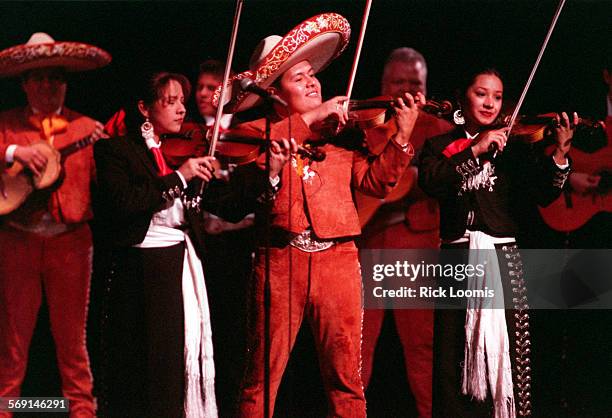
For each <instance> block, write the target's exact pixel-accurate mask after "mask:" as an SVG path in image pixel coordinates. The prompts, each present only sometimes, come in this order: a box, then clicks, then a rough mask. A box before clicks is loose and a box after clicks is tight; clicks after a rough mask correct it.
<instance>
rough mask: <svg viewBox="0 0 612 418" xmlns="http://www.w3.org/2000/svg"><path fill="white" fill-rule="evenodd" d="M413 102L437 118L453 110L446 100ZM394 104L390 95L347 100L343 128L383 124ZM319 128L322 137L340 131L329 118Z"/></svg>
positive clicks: (369, 127) (389, 116)
mask: <svg viewBox="0 0 612 418" xmlns="http://www.w3.org/2000/svg"><path fill="white" fill-rule="evenodd" d="M415 103H417V104H419V107H420V109H421V110H422V111H424V112H425V113H429V114H431V115H434V116H436V117H438V118H443V117H447V116H449V115H450V114H451V113H452V112H453V105H452V104H451V102H449V101H448V100H443V101H435V100H427V101H426V102H425V103H423V104H420V103H419V100H416V101H415ZM394 106H395V99H393V98H392V97H391V96H379V97H374V98H371V99H366V100H349V102H348V116H349V120H348V123H347V124H346V126H344V128H357V129H361V130H367V129H372V128H376V127H378V126H381V125H384V124H385V123H387V121H388V120H389V119H390V118H391V116H392V115H393V108H394ZM319 129H320V130H321V136H322V137H323V138H329V137H331V136H335V135H337V134H338V133H339V131H340V129H339V128H338V121H337V120H336V119H331V118H330V119H328V120H326V121H324V122H323V123H322V124H321V125H320V128H319Z"/></svg>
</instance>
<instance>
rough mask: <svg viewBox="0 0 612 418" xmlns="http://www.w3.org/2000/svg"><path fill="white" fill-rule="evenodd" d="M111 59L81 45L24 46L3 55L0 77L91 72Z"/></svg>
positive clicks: (91, 47)
mask: <svg viewBox="0 0 612 418" xmlns="http://www.w3.org/2000/svg"><path fill="white" fill-rule="evenodd" d="M111 59H112V58H111V55H110V54H109V53H108V52H106V51H104V50H103V49H101V48H98V47H96V46H93V45H89V44H84V43H80V42H50V43H40V44H31V45H28V44H23V45H17V46H14V47H11V48H7V49H5V50H3V51H0V77H10V76H15V75H18V74H21V73H23V72H24V71H28V70H32V69H35V68H46V67H63V68H65V69H66V70H67V71H87V70H93V69H95V68H99V67H103V66H105V65H107V64H109V63H110V62H111Z"/></svg>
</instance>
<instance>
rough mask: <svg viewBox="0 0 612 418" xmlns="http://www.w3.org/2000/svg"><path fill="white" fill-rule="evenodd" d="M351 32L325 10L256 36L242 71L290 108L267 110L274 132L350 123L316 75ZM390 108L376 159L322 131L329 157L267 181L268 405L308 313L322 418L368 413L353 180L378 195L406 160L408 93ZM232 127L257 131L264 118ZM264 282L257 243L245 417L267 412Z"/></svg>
mask: <svg viewBox="0 0 612 418" xmlns="http://www.w3.org/2000/svg"><path fill="white" fill-rule="evenodd" d="M349 30H350V29H349V25H348V22H347V21H346V19H344V18H343V17H342V16H339V15H337V14H335V13H327V14H322V15H319V16H315V17H313V18H311V19H308V20H306V21H305V22H303V23H301V24H300V25H298V26H297V27H296V28H294V29H293V30H292V31H291V32H289V34H287V35H286V36H285V37H284V38H281V37H280V36H271V37H268V38H266V39H264V41H263V42H262V43H260V46H259V47H258V48H257V50H256V53H255V54H254V55H253V59H251V63H252V64H251V72H249V73H244V74H243V75H242V76H244V75H248V76H250V77H252V78H253V79H256V80H258V83H259V84H260V86H261V87H263V88H270V91H271V92H272V93H274V94H276V95H277V96H279V97H280V98H281V99H283V100H285V101H286V102H287V103H288V106H287V108H283V107H282V106H280V105H278V104H275V105H274V110H273V111H272V112H270V118H271V119H272V123H271V138H272V139H276V138H287V137H291V138H295V140H296V142H297V143H298V144H304V143H305V142H306V141H307V140H309V139H313V140H317V139H319V138H320V137H321V136H322V135H321V131H320V127H321V125H322V124H323V122H324V121H327V120H329V119H330V118H331V119H333V120H335V121H336V122H337V123H339V124H340V125H344V124H346V123H347V122H348V119H349V115H348V112H347V110H345V108H344V106H343V105H344V102H345V101H346V100H347V98H346V97H344V96H337V97H334V98H332V99H329V100H327V101H323V99H322V89H321V84H320V83H319V81H318V79H317V77H316V73H317V72H318V71H319V70H320V69H321V68H323V67H325V66H326V65H327V64H328V63H330V62H331V61H332V60H333V59H334V58H335V57H336V56H337V55H338V54H339V53H340V52H341V51H342V50H344V48H345V47H346V44H347V41H348V33H349ZM287 45H291V47H290V48H288V47H287ZM240 76H241V75H239V77H240ZM256 102H257V98H256V97H253V96H252V95H249V94H247V93H245V92H242V93H239V94H238V95H237V96H236V97H235V98H234V99H233V100H232V101H231V102H230V105H232V106H233V108H234V110H244V109H245V108H247V107H249V106H253V105H254V104H256ZM395 112H396V116H395V119H394V120H395V122H394V123H397V124H398V126H399V129H398V133H397V135H396V136H395V138H394V139H392V140H391V141H389V144H388V145H387V146H386V147H385V149H384V150H383V151H382V153H381V154H380V156H379V157H378V158H376V159H375V160H374V161H373V162H371V163H369V162H368V160H367V156H366V155H365V154H362V153H361V152H359V151H354V150H351V149H347V148H344V147H342V146H339V145H338V144H337V143H335V142H334V138H328V139H327V140H325V142H324V144H323V145H321V147H320V148H322V150H323V151H324V152H325V154H326V157H325V159H324V160H323V161H312V160H309V159H308V158H302V157H299V156H295V157H294V158H293V159H292V161H291V164H290V165H287V166H285V167H284V168H283V170H282V172H281V174H280V176H279V178H277V179H271V181H273V182H274V183H275V184H276V185H277V190H278V191H277V193H276V194H275V196H274V199H273V200H272V204H271V218H270V220H271V224H272V228H271V229H272V231H271V239H270V241H271V249H270V278H269V284H270V289H271V312H270V317H269V319H270V329H271V332H270V335H271V336H272V338H271V341H270V344H271V346H270V353H269V354H270V360H271V361H270V365H271V370H270V393H271V396H270V405H271V406H272V408H273V405H274V401H275V398H276V393H277V390H278V386H279V384H280V382H281V378H282V375H283V372H284V369H285V366H286V364H287V361H288V359H289V352H290V351H291V347H292V346H293V343H294V342H295V338H296V336H297V332H298V330H299V328H300V325H301V323H302V320H303V319H304V318H307V319H308V321H309V322H310V325H311V328H312V332H313V335H314V340H315V343H316V345H317V348H318V353H319V359H320V365H321V373H322V375H323V380H324V382H325V388H326V392H327V397H328V400H329V416H342V417H365V413H366V412H365V399H364V393H363V388H362V382H361V376H360V342H361V319H362V306H361V277H360V271H359V264H358V261H357V249H356V247H355V244H354V242H353V239H354V238H355V237H356V236H357V235H359V234H360V232H361V231H360V226H359V219H358V216H357V211H356V209H355V205H354V203H353V199H352V195H351V187H353V186H354V187H356V188H359V189H361V190H364V191H366V192H368V193H370V194H372V195H376V196H380V197H382V196H384V195H385V194H386V193H388V192H389V191H390V190H391V188H392V187H393V185H394V184H395V183H396V182H397V180H398V178H399V176H400V175H401V174H402V172H403V171H404V169H405V168H406V167H407V165H408V163H409V162H410V159H411V157H412V153H411V147H410V142H409V138H410V135H411V131H412V128H413V126H414V122H415V120H416V117H417V114H418V111H417V107H416V105H415V104H414V99H413V97H412V96H411V95H409V94H406V95H405V96H404V97H403V98H400V99H398V100H397V105H396V106H395ZM239 128H240V129H241V130H242V131H244V132H247V133H249V134H250V135H253V136H258V137H264V131H265V121H264V120H263V119H262V120H256V121H253V122H250V123H246V124H243V125H241V126H239ZM289 129H291V130H289ZM344 136H345V137H346V136H350V135H349V134H348V133H345V134H344ZM352 138H354V141H355V142H356V145H357V146H354V147H353V148H359V146H360V145H361V142H362V136H359V135H358V136H354V137H352ZM262 221H263V219H261V217H258V218H257V220H256V224H257V225H259V226H261V224H262V223H263V222H262ZM260 236H263V235H260ZM264 280H265V259H264V251H263V249H262V248H260V249H259V250H258V254H257V256H256V265H255V278H254V283H253V286H252V294H251V299H252V303H251V304H250V307H249V308H250V315H249V316H250V318H251V320H252V322H251V323H250V327H249V329H250V335H249V340H248V347H249V358H248V359H247V362H248V368H247V373H246V375H245V379H244V382H243V388H242V393H241V400H240V416H243V417H259V416H263V415H264V364H265V361H264V358H265V356H264V345H263V341H264V322H265V319H264V314H265V311H264V305H263V300H264V299H263V298H264ZM272 414H273V409H272V410H271V411H270V415H272Z"/></svg>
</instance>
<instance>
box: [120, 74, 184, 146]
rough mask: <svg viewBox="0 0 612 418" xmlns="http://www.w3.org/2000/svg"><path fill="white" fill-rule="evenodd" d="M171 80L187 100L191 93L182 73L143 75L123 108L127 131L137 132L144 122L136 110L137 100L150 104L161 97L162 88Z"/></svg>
mask: <svg viewBox="0 0 612 418" xmlns="http://www.w3.org/2000/svg"><path fill="white" fill-rule="evenodd" d="M173 80H174V81H176V82H177V83H179V84H180V85H181V87H182V89H183V95H184V96H185V101H187V99H188V98H189V95H190V94H191V83H190V82H189V79H188V78H187V77H185V76H184V75H183V74H178V73H170V72H166V71H161V72H155V73H152V74H150V75H148V76H146V77H144V78H143V81H142V82H141V83H140V84H139V86H138V88H137V91H136V94H135V95H134V97H133V98H132V100H130V101H129V103H128V104H127V106H126V109H125V110H126V112H125V113H126V116H125V125H126V128H127V130H128V132H131V133H133V134H138V133H139V132H140V131H139V129H140V125H141V124H142V123H143V122H144V118H143V116H142V114H141V113H140V111H139V110H138V102H140V101H141V100H142V101H143V102H144V103H145V105H147V106H150V105H152V104H153V103H155V101H157V100H159V99H161V98H162V94H163V91H164V88H165V87H166V86H168V84H169V83H170V81H173Z"/></svg>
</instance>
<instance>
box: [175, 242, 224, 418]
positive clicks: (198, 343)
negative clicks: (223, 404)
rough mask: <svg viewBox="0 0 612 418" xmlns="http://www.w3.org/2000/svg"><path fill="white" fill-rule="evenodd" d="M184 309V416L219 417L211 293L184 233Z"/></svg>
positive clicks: (198, 417) (193, 250)
mask: <svg viewBox="0 0 612 418" xmlns="http://www.w3.org/2000/svg"><path fill="white" fill-rule="evenodd" d="M185 244H186V245H185V258H184V262H183V283H182V285H183V309H184V312H185V352H184V358H185V401H184V404H183V408H184V416H185V418H217V416H218V412H217V402H216V398H215V363H214V360H213V345H212V330H211V327H210V312H209V309H208V295H207V293H206V284H205V283H204V272H203V270H202V263H201V262H200V259H199V258H198V256H197V254H196V252H195V249H194V248H193V245H192V243H191V240H190V239H189V237H188V236H187V234H185Z"/></svg>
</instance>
